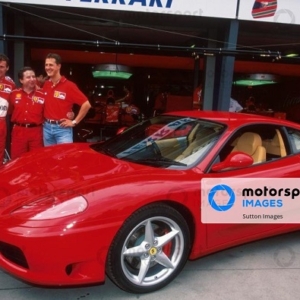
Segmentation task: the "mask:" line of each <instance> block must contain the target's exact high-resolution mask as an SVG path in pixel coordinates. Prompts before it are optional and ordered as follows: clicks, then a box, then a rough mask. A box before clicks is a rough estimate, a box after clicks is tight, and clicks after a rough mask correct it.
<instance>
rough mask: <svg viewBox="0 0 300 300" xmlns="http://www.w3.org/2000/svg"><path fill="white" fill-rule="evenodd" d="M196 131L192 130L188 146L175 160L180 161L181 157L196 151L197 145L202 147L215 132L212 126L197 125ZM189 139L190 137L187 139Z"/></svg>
mask: <svg viewBox="0 0 300 300" xmlns="http://www.w3.org/2000/svg"><path fill="white" fill-rule="evenodd" d="M197 130H198V131H196V132H193V138H194V139H193V141H192V142H191V143H190V144H189V146H188V147H187V148H186V149H185V150H184V151H183V152H182V153H181V154H180V155H179V156H178V157H177V158H176V159H175V160H176V161H181V160H182V159H184V158H186V157H188V156H189V155H191V154H193V153H195V152H197V150H199V147H204V145H205V143H207V142H208V141H210V140H211V138H212V135H215V134H216V131H215V130H214V129H212V128H203V129H202V128H201V129H199V128H198V127H197ZM189 140H190V139H189Z"/></svg>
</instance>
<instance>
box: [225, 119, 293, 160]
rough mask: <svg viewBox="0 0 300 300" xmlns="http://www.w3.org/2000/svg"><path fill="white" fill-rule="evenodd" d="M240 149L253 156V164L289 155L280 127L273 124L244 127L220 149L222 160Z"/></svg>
mask: <svg viewBox="0 0 300 300" xmlns="http://www.w3.org/2000/svg"><path fill="white" fill-rule="evenodd" d="M234 151H240V152H244V153H247V154H248V155H250V156H251V157H252V158H253V164H257V163H262V162H266V161H271V160H274V159H278V158H281V157H285V156H287V155H288V149H287V148H286V144H285V143H284V139H283V136H282V133H281V131H280V129H279V128H278V127H276V126H272V125H267V124H266V125H259V126H248V127H244V128H242V129H240V130H238V131H237V132H235V134H234V135H233V136H232V137H231V138H230V140H229V143H227V144H226V145H224V147H223V148H222V150H221V151H220V154H219V157H220V161H223V160H224V159H225V158H226V157H227V156H228V155H229V154H230V153H232V152H234Z"/></svg>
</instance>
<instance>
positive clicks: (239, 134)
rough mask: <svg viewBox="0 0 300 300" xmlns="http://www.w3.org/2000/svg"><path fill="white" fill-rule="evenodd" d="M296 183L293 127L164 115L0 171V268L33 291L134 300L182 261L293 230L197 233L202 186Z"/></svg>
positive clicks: (224, 115) (207, 227)
mask: <svg viewBox="0 0 300 300" xmlns="http://www.w3.org/2000/svg"><path fill="white" fill-rule="evenodd" d="M223 177H226V178H228V177H232V178H257V177H259V178H264V177H268V178H270V177H272V178H273V177H274V178H299V177H300V125H298V124H296V123H292V122H288V121H285V120H280V119H273V118H268V117H263V116H257V115H247V114H238V113H229V112H215V111H214V112H200V111H191V112H176V113H169V114H165V115H160V116H157V117H154V118H152V119H149V120H145V121H143V122H141V123H138V124H136V125H134V126H133V127H130V128H129V129H127V130H125V131H123V132H122V133H121V134H119V135H117V136H115V137H113V138H111V139H109V140H107V141H105V142H102V143H93V144H89V143H78V144H76V143H75V144H64V145H58V146H51V147H46V148H43V149H40V150H37V151H34V152H31V153H30V152H29V153H28V154H25V155H24V156H22V157H20V158H18V159H16V160H12V161H10V162H9V163H7V164H6V165H4V166H3V167H1V168H0V266H1V267H2V268H3V269H5V270H6V271H7V272H9V273H11V274H13V275H14V276H17V277H19V278H21V279H23V280H25V281H27V282H31V283H35V284H41V285H59V286H63V285H65V286H70V285H82V284H90V283H98V282H99V283H101V282H104V281H105V277H106V275H107V276H109V278H111V280H112V281H113V282H115V284H116V285H117V286H119V287H120V288H121V289H123V290H126V291H128V292H133V293H146V292H152V291H155V290H157V289H160V288H162V287H164V286H166V285H167V284H168V283H170V282H171V281H172V280H173V279H174V278H175V277H176V276H177V275H178V274H179V272H180V271H181V269H182V268H183V267H184V265H185V263H186V261H187V259H190V260H194V259H197V258H199V257H201V256H204V255H207V254H209V253H213V252H216V251H219V250H221V249H225V248H228V247H232V246H235V245H239V244H242V243H246V242H250V241H253V240H256V239H261V238H265V237H269V236H272V235H276V234H281V233H284V232H290V231H293V230H299V229H300V225H299V224H277V223H276V224H229V223H227V224H206V223H203V222H201V180H202V179H205V178H223Z"/></svg>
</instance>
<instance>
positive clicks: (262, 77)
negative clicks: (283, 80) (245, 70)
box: [233, 73, 279, 86]
mask: <svg viewBox="0 0 300 300" xmlns="http://www.w3.org/2000/svg"><path fill="white" fill-rule="evenodd" d="M278 81H279V77H278V76H277V75H274V74H264V73H257V74H248V75H245V76H242V77H241V78H240V79H237V80H235V81H234V82H233V84H234V85H243V86H258V85H266V84H275V83H277V82H278Z"/></svg>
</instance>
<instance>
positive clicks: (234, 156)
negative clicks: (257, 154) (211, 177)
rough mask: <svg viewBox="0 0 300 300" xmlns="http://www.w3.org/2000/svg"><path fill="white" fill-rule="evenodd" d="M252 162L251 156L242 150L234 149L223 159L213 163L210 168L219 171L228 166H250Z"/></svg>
mask: <svg viewBox="0 0 300 300" xmlns="http://www.w3.org/2000/svg"><path fill="white" fill-rule="evenodd" d="M252 164H253V158H252V156H250V155H248V154H246V153H244V152H240V151H236V152H232V153H230V154H229V155H228V156H227V157H226V159H225V160H224V161H222V162H220V163H217V164H215V165H213V166H212V168H211V169H212V171H214V172H219V171H222V170H224V169H228V168H245V167H249V166H251V165H252Z"/></svg>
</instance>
